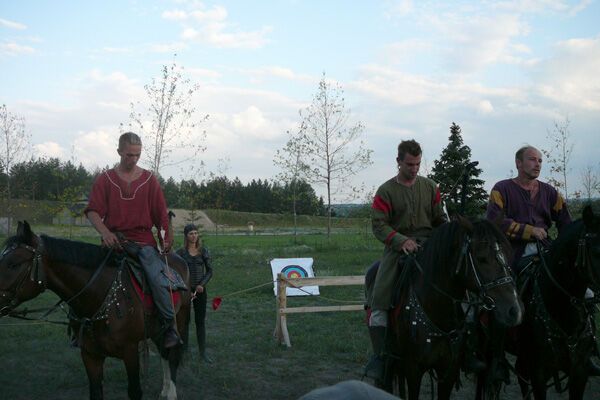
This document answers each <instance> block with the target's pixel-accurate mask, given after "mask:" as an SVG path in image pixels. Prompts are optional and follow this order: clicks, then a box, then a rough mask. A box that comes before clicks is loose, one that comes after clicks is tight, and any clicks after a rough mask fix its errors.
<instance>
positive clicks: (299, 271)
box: [281, 265, 308, 279]
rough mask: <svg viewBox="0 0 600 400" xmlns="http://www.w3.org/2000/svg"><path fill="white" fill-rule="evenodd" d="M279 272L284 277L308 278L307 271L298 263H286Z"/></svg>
mask: <svg viewBox="0 0 600 400" xmlns="http://www.w3.org/2000/svg"><path fill="white" fill-rule="evenodd" d="M281 273H282V274H283V276H285V277H286V278H290V279H291V278H308V273H307V272H306V270H305V269H304V268H302V267H301V266H299V265H288V266H286V267H283V269H282V270H281Z"/></svg>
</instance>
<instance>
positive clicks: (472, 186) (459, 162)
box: [428, 122, 487, 216]
mask: <svg viewBox="0 0 600 400" xmlns="http://www.w3.org/2000/svg"><path fill="white" fill-rule="evenodd" d="M448 142H449V143H448V145H447V146H446V147H445V148H444V150H442V154H441V155H440V159H439V160H435V161H434V162H433V168H432V170H431V173H430V174H429V175H428V176H429V178H431V179H433V180H434V181H436V182H437V183H438V184H439V185H440V192H441V193H442V196H443V197H444V198H445V200H449V201H448V202H446V207H447V208H448V213H449V214H451V215H452V214H456V213H458V212H459V211H460V205H459V199H461V198H462V196H463V187H462V174H463V171H464V172H465V173H466V174H467V191H466V193H465V200H466V202H465V207H464V211H463V212H464V214H465V215H468V216H477V215H480V214H481V212H482V210H483V207H484V206H485V203H486V200H487V193H486V191H485V190H484V189H483V184H484V181H483V180H481V179H478V176H479V175H480V174H481V172H482V171H481V169H479V168H475V167H472V168H467V165H468V164H469V163H470V162H471V148H470V147H469V146H467V145H465V144H464V143H463V139H462V135H461V129H460V126H458V125H457V124H455V123H454V122H453V123H452V126H450V137H449V138H448ZM465 168H467V169H465Z"/></svg>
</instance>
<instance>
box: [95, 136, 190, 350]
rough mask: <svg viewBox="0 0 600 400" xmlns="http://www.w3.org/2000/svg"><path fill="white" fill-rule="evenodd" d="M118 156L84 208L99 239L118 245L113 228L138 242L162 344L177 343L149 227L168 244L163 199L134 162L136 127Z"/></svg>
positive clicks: (156, 185) (154, 182)
mask: <svg viewBox="0 0 600 400" xmlns="http://www.w3.org/2000/svg"><path fill="white" fill-rule="evenodd" d="M117 152H118V153H119V156H120V157H121V160H120V162H119V164H118V165H117V166H116V167H115V168H113V169H110V170H107V171H105V172H103V173H102V174H100V175H99V176H98V177H97V178H96V180H95V182H94V185H93V187H92V191H91V193H90V198H89V203H88V206H87V208H86V209H85V211H84V212H85V214H86V216H87V218H88V219H89V220H90V222H91V223H92V225H93V226H94V228H96V230H97V231H98V232H99V233H100V235H101V236H102V244H103V245H104V246H108V247H116V248H119V247H120V243H119V239H118V238H117V236H116V235H115V232H120V233H122V234H123V235H124V236H125V238H126V239H128V240H130V241H132V242H136V243H138V244H139V245H140V246H141V250H140V251H139V253H138V255H139V258H140V262H141V264H142V267H143V269H144V272H145V274H146V277H147V278H148V281H149V286H150V290H151V292H152V297H153V298H154V302H155V304H156V306H157V308H158V310H159V312H160V314H161V317H162V319H163V323H164V326H165V329H166V332H165V341H164V346H165V348H170V347H173V346H175V345H177V344H178V343H179V342H180V340H179V337H178V335H177V331H176V330H175V326H174V320H175V310H174V309H173V305H172V303H171V299H170V294H169V288H168V286H165V284H164V279H161V278H162V277H161V273H162V272H163V268H164V267H165V264H164V263H163V262H162V260H161V259H160V257H159V255H158V252H157V251H156V240H155V239H154V235H153V234H152V227H155V228H156V229H157V231H158V232H159V233H162V234H163V235H164V237H163V236H162V235H160V234H159V238H158V240H159V242H160V244H161V248H162V249H163V251H164V252H165V253H166V252H168V251H169V250H170V249H171V244H172V238H171V237H170V236H169V229H168V222H169V218H168V215H167V205H166V202H165V198H164V195H163V192H162V189H161V188H160V184H159V183H158V180H157V179H156V177H155V176H154V175H153V174H152V172H150V171H147V170H145V169H142V168H140V167H139V166H137V162H138V161H139V159H140V155H141V152H142V141H141V139H140V137H139V136H138V135H136V134H135V133H131V132H128V133H124V134H123V135H121V137H120V138H119V148H118V149H117Z"/></svg>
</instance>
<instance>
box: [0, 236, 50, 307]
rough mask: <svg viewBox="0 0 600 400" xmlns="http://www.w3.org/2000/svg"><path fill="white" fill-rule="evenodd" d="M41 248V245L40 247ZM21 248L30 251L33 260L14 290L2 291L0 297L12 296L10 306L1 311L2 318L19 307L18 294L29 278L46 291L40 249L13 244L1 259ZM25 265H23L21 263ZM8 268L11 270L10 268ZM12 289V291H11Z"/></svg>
mask: <svg viewBox="0 0 600 400" xmlns="http://www.w3.org/2000/svg"><path fill="white" fill-rule="evenodd" d="M39 243H40V244H41V243H42V242H41V240H40V241H39ZM39 247H41V245H40V246H39ZM19 248H22V249H25V250H28V251H30V252H31V253H32V257H31V260H29V261H28V262H29V265H28V266H27V268H26V269H24V270H23V272H22V273H21V276H19V277H18V278H17V280H16V282H15V284H14V285H12V286H14V288H12V287H9V288H8V289H7V290H5V291H2V294H1V295H0V296H2V297H6V296H7V293H8V294H9V295H10V297H9V299H8V301H9V302H8V304H7V305H6V306H4V307H2V308H1V309H0V316H2V315H5V313H9V312H11V311H12V310H13V309H14V308H15V307H16V306H18V305H19V304H18V302H17V301H16V299H17V293H18V292H19V290H20V289H21V288H22V287H23V285H25V282H26V280H27V277H28V276H29V278H30V280H31V281H34V282H37V284H38V285H40V286H41V287H42V291H44V290H45V289H46V282H45V279H44V271H43V268H42V253H41V251H40V249H39V248H37V249H36V248H35V247H33V246H29V245H27V244H25V243H18V244H13V245H12V246H9V247H6V248H5V249H4V250H3V251H2V254H0V259H2V258H4V257H5V256H6V255H7V254H8V253H11V252H13V251H15V250H17V249H19ZM21 264H23V263H21ZM8 268H11V267H10V266H9V267H8ZM11 289H12V290H11Z"/></svg>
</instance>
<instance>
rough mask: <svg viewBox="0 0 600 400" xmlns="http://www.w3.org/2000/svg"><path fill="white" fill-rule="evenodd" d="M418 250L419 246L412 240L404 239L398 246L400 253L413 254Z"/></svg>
mask: <svg viewBox="0 0 600 400" xmlns="http://www.w3.org/2000/svg"><path fill="white" fill-rule="evenodd" d="M418 249H419V245H418V244H417V242H415V241H414V240H413V239H410V238H409V239H406V240H405V241H404V242H402V245H401V246H400V251H403V252H405V253H414V252H415V251H417V250H418Z"/></svg>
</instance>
